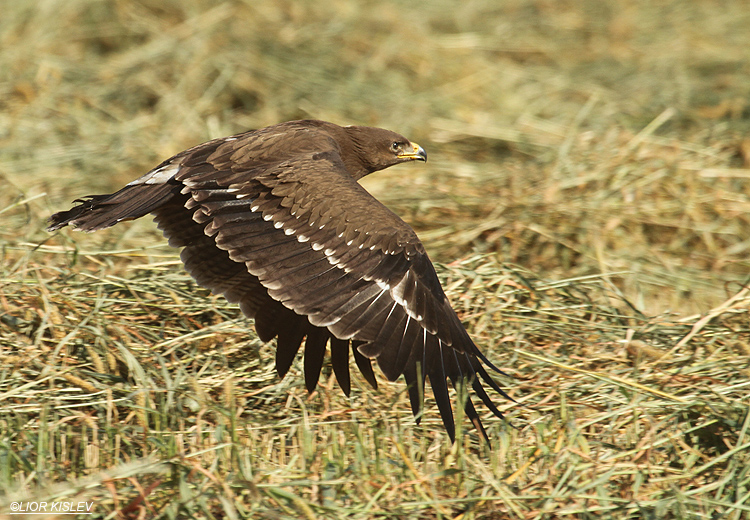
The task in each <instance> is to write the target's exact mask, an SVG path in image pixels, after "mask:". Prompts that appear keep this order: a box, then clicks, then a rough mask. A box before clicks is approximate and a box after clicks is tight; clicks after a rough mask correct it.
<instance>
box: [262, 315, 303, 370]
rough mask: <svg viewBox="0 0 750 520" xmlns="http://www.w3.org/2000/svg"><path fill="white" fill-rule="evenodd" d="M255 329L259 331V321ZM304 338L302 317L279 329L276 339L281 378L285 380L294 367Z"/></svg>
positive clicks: (277, 368) (277, 362)
mask: <svg viewBox="0 0 750 520" xmlns="http://www.w3.org/2000/svg"><path fill="white" fill-rule="evenodd" d="M295 316H296V315H295ZM255 328H256V330H257V329H258V322H257V320H256V323H255ZM271 337H273V336H271ZM304 337H305V330H304V320H303V319H302V317H301V316H300V317H299V319H296V320H294V321H292V322H289V323H286V324H284V326H283V327H281V328H280V329H279V331H278V338H277V339H276V372H277V373H278V374H279V377H282V378H283V377H284V376H285V375H286V373H287V372H288V371H289V367H291V366H292V362H293V361H294V358H295V356H296V355H297V352H298V351H299V347H300V345H301V344H302V338H304Z"/></svg>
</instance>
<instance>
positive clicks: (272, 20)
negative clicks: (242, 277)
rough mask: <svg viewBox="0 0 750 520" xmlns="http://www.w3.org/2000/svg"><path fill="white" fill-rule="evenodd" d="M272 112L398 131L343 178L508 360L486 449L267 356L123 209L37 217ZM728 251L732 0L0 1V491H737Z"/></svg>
mask: <svg viewBox="0 0 750 520" xmlns="http://www.w3.org/2000/svg"><path fill="white" fill-rule="evenodd" d="M297 118H318V119H325V120H329V121H333V122H336V123H339V124H364V125H374V126H381V127H385V128H389V129H391V130H395V131H397V132H399V133H401V134H403V135H405V136H406V137H408V138H409V139H411V140H413V141H415V142H418V143H419V144H421V145H422V146H423V147H424V148H425V149H426V150H427V154H428V156H429V161H428V162H427V163H426V164H421V163H420V164H410V165H400V166H398V167H394V168H391V169H389V170H386V171H383V172H379V173H377V174H375V175H372V176H370V177H368V178H366V179H364V180H363V184H365V185H366V187H367V188H368V189H369V190H371V191H372V193H373V194H374V195H375V196H376V197H378V198H379V199H380V200H382V201H383V202H384V203H385V204H387V205H388V206H389V207H391V208H392V209H393V210H394V211H395V212H396V213H398V214H399V215H401V216H402V217H403V218H404V220H406V221H407V222H409V223H410V224H412V225H413V226H414V228H415V229H416V230H417V232H418V234H419V236H420V237H421V238H422V240H423V242H424V244H425V246H426V248H427V250H428V252H429V254H430V255H431V257H432V258H433V260H435V261H437V266H436V267H437V272H438V275H439V276H440V277H441V280H442V281H443V284H444V287H445V289H446V293H447V294H448V296H449V298H450V299H451V302H452V303H453V305H454V308H455V309H456V310H457V311H458V313H459V316H460V317H461V319H462V320H463V322H464V324H465V325H466V327H467V330H469V332H470V334H471V335H472V337H473V338H475V341H476V342H477V345H479V346H480V348H481V349H482V350H483V352H485V353H486V354H487V356H488V357H489V359H491V360H492V361H493V362H494V363H496V364H497V365H498V366H499V367H501V368H502V369H503V371H504V372H505V373H506V374H507V375H502V376H498V381H499V384H500V385H501V387H502V389H503V390H505V391H507V393H508V394H509V395H510V396H511V397H512V398H514V399H515V400H516V401H515V402H512V401H509V400H504V399H503V398H501V397H500V396H497V395H495V394H492V396H493V398H495V399H496V402H497V404H498V406H499V407H500V409H501V410H502V412H503V413H506V414H507V417H508V421H505V420H500V419H497V418H495V417H493V416H492V414H491V412H490V411H489V410H488V409H487V408H486V407H484V406H480V412H479V413H480V414H481V415H482V420H483V421H484V423H485V425H486V426H487V428H488V431H489V435H490V438H491V441H490V445H491V446H492V450H491V451H490V450H489V449H488V445H485V444H484V443H482V442H480V441H479V439H478V437H477V434H476V432H474V431H472V430H470V428H469V424H468V421H466V420H465V418H464V417H462V416H461V412H460V411H459V408H460V407H456V410H457V424H458V426H459V428H461V429H463V435H462V434H459V441H458V442H457V443H455V444H450V443H449V441H448V438H447V436H446V435H445V434H444V432H443V430H442V426H441V423H440V418H439V417H438V414H437V412H436V407H435V403H434V400H432V399H431V396H430V395H427V398H426V406H425V414H424V417H423V420H422V422H421V425H420V426H418V425H416V424H415V422H414V420H413V418H412V415H411V412H410V410H409V405H408V403H407V401H406V388H405V385H404V384H403V383H402V382H398V383H394V384H391V383H388V382H386V381H384V380H382V379H381V382H382V383H383V384H381V385H380V386H379V389H378V390H377V391H374V390H372V389H370V388H369V387H368V386H366V384H364V383H363V381H362V380H361V378H359V377H356V376H355V377H353V379H352V383H353V391H352V394H351V397H344V396H343V394H342V393H341V392H340V391H339V389H338V388H336V385H335V384H334V382H333V378H332V376H331V372H330V368H326V369H325V370H324V373H323V376H322V377H321V381H320V384H319V385H318V388H317V390H316V391H315V392H314V393H313V394H312V395H308V392H307V391H306V390H305V387H304V379H303V377H302V375H301V373H300V367H301V360H300V359H299V358H298V359H297V362H296V364H295V365H294V366H293V367H292V370H291V372H292V373H291V374H290V375H288V376H287V377H286V378H284V379H283V380H281V381H279V379H278V377H277V374H276V371H275V368H274V352H273V350H274V344H273V342H272V343H270V344H265V345H263V344H261V342H260V341H259V340H258V339H257V338H256V337H255V335H254V333H253V332H252V331H251V329H252V326H251V324H250V323H249V322H248V320H245V319H243V318H242V317H241V316H240V313H239V312H238V310H237V309H236V306H233V305H229V304H226V302H225V301H224V300H223V298H219V297H212V296H210V295H209V294H208V292H207V291H205V290H202V289H199V288H197V287H196V286H195V284H194V283H193V282H192V280H191V279H190V278H189V276H188V275H187V274H186V273H185V272H184V270H183V269H182V267H181V265H180V261H179V258H178V256H177V255H178V252H177V251H176V250H175V249H170V248H169V247H168V246H167V244H166V241H165V240H163V239H162V237H161V233H160V232H159V231H158V230H157V229H156V227H155V225H154V224H153V223H152V222H150V219H147V218H145V219H141V220H139V221H136V222H133V223H128V224H125V225H121V226H117V227H115V228H112V229H110V230H106V231H103V232H100V233H95V234H91V235H88V234H84V233H77V232H73V231H69V230H64V231H61V232H59V233H54V234H50V233H47V232H46V231H45V227H46V219H47V218H48V216H49V215H50V214H52V213H54V212H56V211H60V210H63V209H67V208H69V207H70V204H71V201H72V200H73V199H76V198H80V197H83V196H85V195H88V194H95V193H107V192H111V191H113V190H116V189H118V188H120V187H121V186H122V185H123V184H125V183H127V182H129V181H131V180H133V179H135V178H137V177H139V176H140V175H142V174H144V173H145V172H146V171H148V170H149V169H151V168H152V167H154V166H155V165H157V164H158V163H160V162H161V161H162V160H164V159H166V158H168V157H170V156H172V155H174V154H176V153H178V152H180V151H182V150H184V149H186V148H188V147H190V146H193V145H195V144H198V143H201V142H203V141H206V140H208V139H211V138H215V137H221V136H226V135H230V134H233V133H237V132H241V131H245V130H247V129H251V128H258V127H263V126H267V125H271V124H274V123H278V122H280V121H284V120H290V119H297ZM749 277H750V8H748V2H747V1H746V0H693V1H687V0H684V1H679V0H671V1H667V0H576V1H565V0H462V1H449V0H434V1H420V0H413V1H410V2H406V1H390V0H377V1H369V0H363V1H358V2H355V1H344V0H328V1H327V2H320V1H312V0H301V1H291V0H252V1H251V0H247V1H239V0H236V1H228V2H217V1H216V0H159V1H156V0H36V1H18V0H0V516H2V514H3V513H4V512H5V511H8V510H9V507H10V506H9V503H10V501H11V500H15V499H17V498H18V497H23V498H24V499H26V498H28V497H29V496H35V497H37V498H38V499H39V500H42V499H44V500H51V499H53V498H54V499H58V498H59V499H61V500H62V499H65V500H71V499H72V498H71V497H75V498H76V500H79V499H80V500H83V499H86V500H89V499H90V500H95V501H96V508H97V509H96V511H97V514H101V515H104V514H108V513H105V512H104V511H107V512H109V511H111V512H113V513H112V514H110V515H109V516H110V517H111V516H113V515H118V518H119V517H122V518H135V517H136V516H137V517H139V518H152V517H159V518H161V517H169V518H181V517H190V518H225V517H226V518H240V517H244V518H268V519H273V520H278V519H281V518H294V519H298V518H308V519H310V518H316V517H326V518H328V517H333V516H335V517H338V518H344V517H346V518H362V519H368V520H369V519H371V518H374V517H378V518H425V519H435V518H456V519H458V518H462V519H465V520H471V519H479V518H489V519H495V518H498V517H499V516H498V515H500V517H502V518H519V519H532V518H533V519H552V518H566V519H582V520H583V519H586V520H589V519H593V518H596V519H599V518H617V519H618V520H619V519H622V518H633V519H636V518H637V519H641V518H658V519H664V518H675V519H682V518H709V517H710V518H719V517H721V518H728V519H731V520H740V518H745V517H747V514H748V512H749V511H750V506H747V505H746V503H747V500H748V492H747V490H748V482H750V443H748V438H747V432H748V431H749V430H750V418H749V416H748V413H747V411H748V392H747V388H748V385H749V384H750V383H748V381H750V368H748V367H750V361H749V360H750V344H748V337H750V335H749V334H748V330H750V325H748V308H750V307H749V303H750V299H748V297H749V296H750V292H748V291H749V290H748V288H747V285H748V279H749ZM428 394H429V392H428ZM8 490H10V491H8ZM11 493H16V495H11ZM179 511H183V513H179ZM499 511H500V512H501V513H498V512H499ZM158 515H161V516H158ZM607 515H609V516H607ZM743 515H744V516H743Z"/></svg>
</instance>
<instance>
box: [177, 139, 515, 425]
mask: <svg viewBox="0 0 750 520" xmlns="http://www.w3.org/2000/svg"><path fill="white" fill-rule="evenodd" d="M321 148H322V147H321V146H318V147H317V148H316V150H318V151H316V152H312V153H309V152H302V153H298V154H297V155H294V156H292V157H288V158H287V159H286V160H284V161H282V162H279V163H276V164H273V165H264V166H265V167H264V168H261V169H257V168H255V167H254V166H252V165H249V164H248V162H247V161H241V162H238V161H237V159H236V158H237V157H238V156H239V157H243V156H246V155H244V154H242V153H241V152H240V151H238V150H236V149H234V147H232V146H227V147H226V149H222V147H219V148H218V149H217V150H216V151H215V152H214V153H212V154H211V155H210V156H208V157H205V158H200V159H198V160H197V161H193V160H190V161H188V162H187V164H185V166H184V168H182V169H181V170H180V171H179V172H178V173H177V174H176V175H175V180H176V181H177V182H179V183H180V184H182V185H184V188H183V190H182V192H183V193H184V194H185V195H189V196H190V200H188V202H187V203H186V207H187V208H188V209H190V210H191V211H193V220H194V221H195V222H197V223H200V224H202V225H204V226H205V229H204V231H205V234H206V236H208V237H211V238H212V239H213V240H214V243H215V245H216V247H218V248H219V249H221V250H223V251H226V252H227V253H228V257H229V259H230V260H232V261H233V262H236V263H242V264H244V265H245V266H246V268H247V272H248V273H249V274H250V275H252V276H253V277H256V278H257V280H258V282H259V283H260V284H261V285H262V286H263V288H264V289H265V291H266V293H267V294H268V296H270V298H271V299H273V300H275V301H277V302H281V304H283V306H284V307H285V308H287V309H290V310H292V311H294V313H295V314H297V315H300V316H305V317H306V318H307V321H308V322H309V323H310V324H311V325H312V326H314V327H318V328H321V329H323V328H324V329H327V331H329V332H330V333H331V334H332V335H333V336H334V337H335V338H337V339H338V340H343V341H347V340H352V341H355V342H357V344H358V348H357V350H358V351H359V353H361V354H363V355H364V356H366V357H367V358H369V359H374V360H377V363H378V365H379V366H380V368H381V369H382V371H383V373H384V374H385V376H386V377H387V378H388V379H390V380H395V379H397V378H398V377H399V376H400V375H403V376H404V378H405V380H406V382H407V384H409V385H410V387H409V393H410V400H411V404H412V409H413V411H414V413H415V414H417V413H418V412H419V410H420V408H421V398H420V395H421V394H422V392H423V390H422V388H423V386H424V380H425V376H426V377H427V378H429V380H430V383H431V386H432V389H433V392H434V395H435V399H436V402H437V404H438V407H439V409H440V412H441V415H442V417H443V421H444V423H445V426H446V429H447V430H448V432H449V434H450V435H451V437H453V435H454V424H453V415H452V411H451V406H450V400H449V397H448V390H447V386H446V379H450V380H451V381H452V382H453V383H454V384H458V382H459V381H460V380H462V379H467V380H471V381H472V385H473V388H474V390H475V392H476V393H477V395H478V396H479V397H480V398H481V399H482V401H484V402H485V404H486V405H487V406H488V407H489V408H490V409H491V410H492V411H493V412H494V413H496V414H497V415H500V412H499V411H498V410H497V408H496V407H495V406H494V405H493V403H492V401H491V399H490V398H489V396H488V395H487V393H486V392H485V390H484V388H483V387H482V381H484V382H486V383H487V384H488V385H490V386H491V387H492V388H493V389H495V390H496V391H498V392H500V393H501V394H503V395H505V394H504V393H503V392H502V390H501V389H500V388H499V387H498V386H497V384H496V383H495V382H494V381H493V380H492V378H491V377H490V376H489V374H488V373H487V371H486V369H485V368H484V366H483V364H482V362H483V361H484V362H487V360H486V359H485V358H484V357H483V355H482V354H481V353H480V351H479V350H478V349H477V348H476V346H475V345H474V343H473V342H472V341H471V339H470V338H469V336H468V334H467V333H466V330H465V329H464V327H463V325H462V324H461V322H460V320H459V318H458V316H457V315H456V313H455V312H454V311H453V309H452V308H451V306H450V303H449V302H448V300H447V298H446V296H445V294H444V293H443V290H442V288H441V286H440V283H439V281H438V278H437V275H436V273H435V270H434V268H433V266H432V263H431V262H430V260H429V258H428V257H427V254H426V253H425V251H424V248H423V246H422V244H421V243H420V241H419V239H418V238H417V236H416V234H415V233H414V231H413V230H412V229H411V228H410V227H409V226H408V225H407V224H406V223H405V222H403V221H402V220H401V219H400V218H399V217H398V216H397V215H395V214H394V213H393V212H391V211H390V210H388V209H387V208H386V207H385V206H383V205H382V204H381V203H380V202H378V201H377V200H376V199H375V198H373V197H372V196H371V195H370V194H369V193H368V192H367V191H366V190H365V189H364V188H362V186H360V185H359V183H357V182H356V181H355V180H354V179H352V178H351V176H350V175H349V174H348V173H347V171H346V168H345V167H344V164H343V163H342V161H341V159H340V157H339V155H338V154H337V153H336V149H335V146H333V145H331V146H330V147H329V148H328V149H327V150H326V149H323V151H320V150H321ZM208 166H210V167H208ZM256 319H257V318H256ZM300 339H301V338H300ZM332 350H333V349H332ZM295 352H296V350H295ZM306 355H307V354H306ZM306 360H307V358H306ZM316 375H317V374H316ZM465 407H466V413H467V415H468V416H469V417H470V418H471V420H472V421H473V422H474V424H475V425H476V426H477V428H478V429H479V431H480V432H482V433H483V434H484V430H483V428H482V425H481V422H480V420H479V416H478V414H477V412H476V410H475V409H474V407H473V404H472V402H471V400H467V402H466V404H465Z"/></svg>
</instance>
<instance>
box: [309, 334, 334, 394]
mask: <svg viewBox="0 0 750 520" xmlns="http://www.w3.org/2000/svg"><path fill="white" fill-rule="evenodd" d="M329 337H330V333H329V332H328V330H326V329H321V328H318V327H311V329H308V332H307V338H306V339H305V387H307V391H308V392H310V393H312V392H313V390H315V387H316V386H317V385H318V379H320V369H321V368H322V367H323V358H324V357H325V353H326V343H328V338H329Z"/></svg>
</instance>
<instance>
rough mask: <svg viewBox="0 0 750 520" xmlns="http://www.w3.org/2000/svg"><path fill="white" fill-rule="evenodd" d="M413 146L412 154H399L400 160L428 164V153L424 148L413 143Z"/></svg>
mask: <svg viewBox="0 0 750 520" xmlns="http://www.w3.org/2000/svg"><path fill="white" fill-rule="evenodd" d="M411 146H412V148H413V150H412V151H411V152H404V153H400V154H398V157H399V159H406V160H410V161H423V162H427V152H425V151H424V148H422V147H421V146H419V145H418V144H417V143H411Z"/></svg>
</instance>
